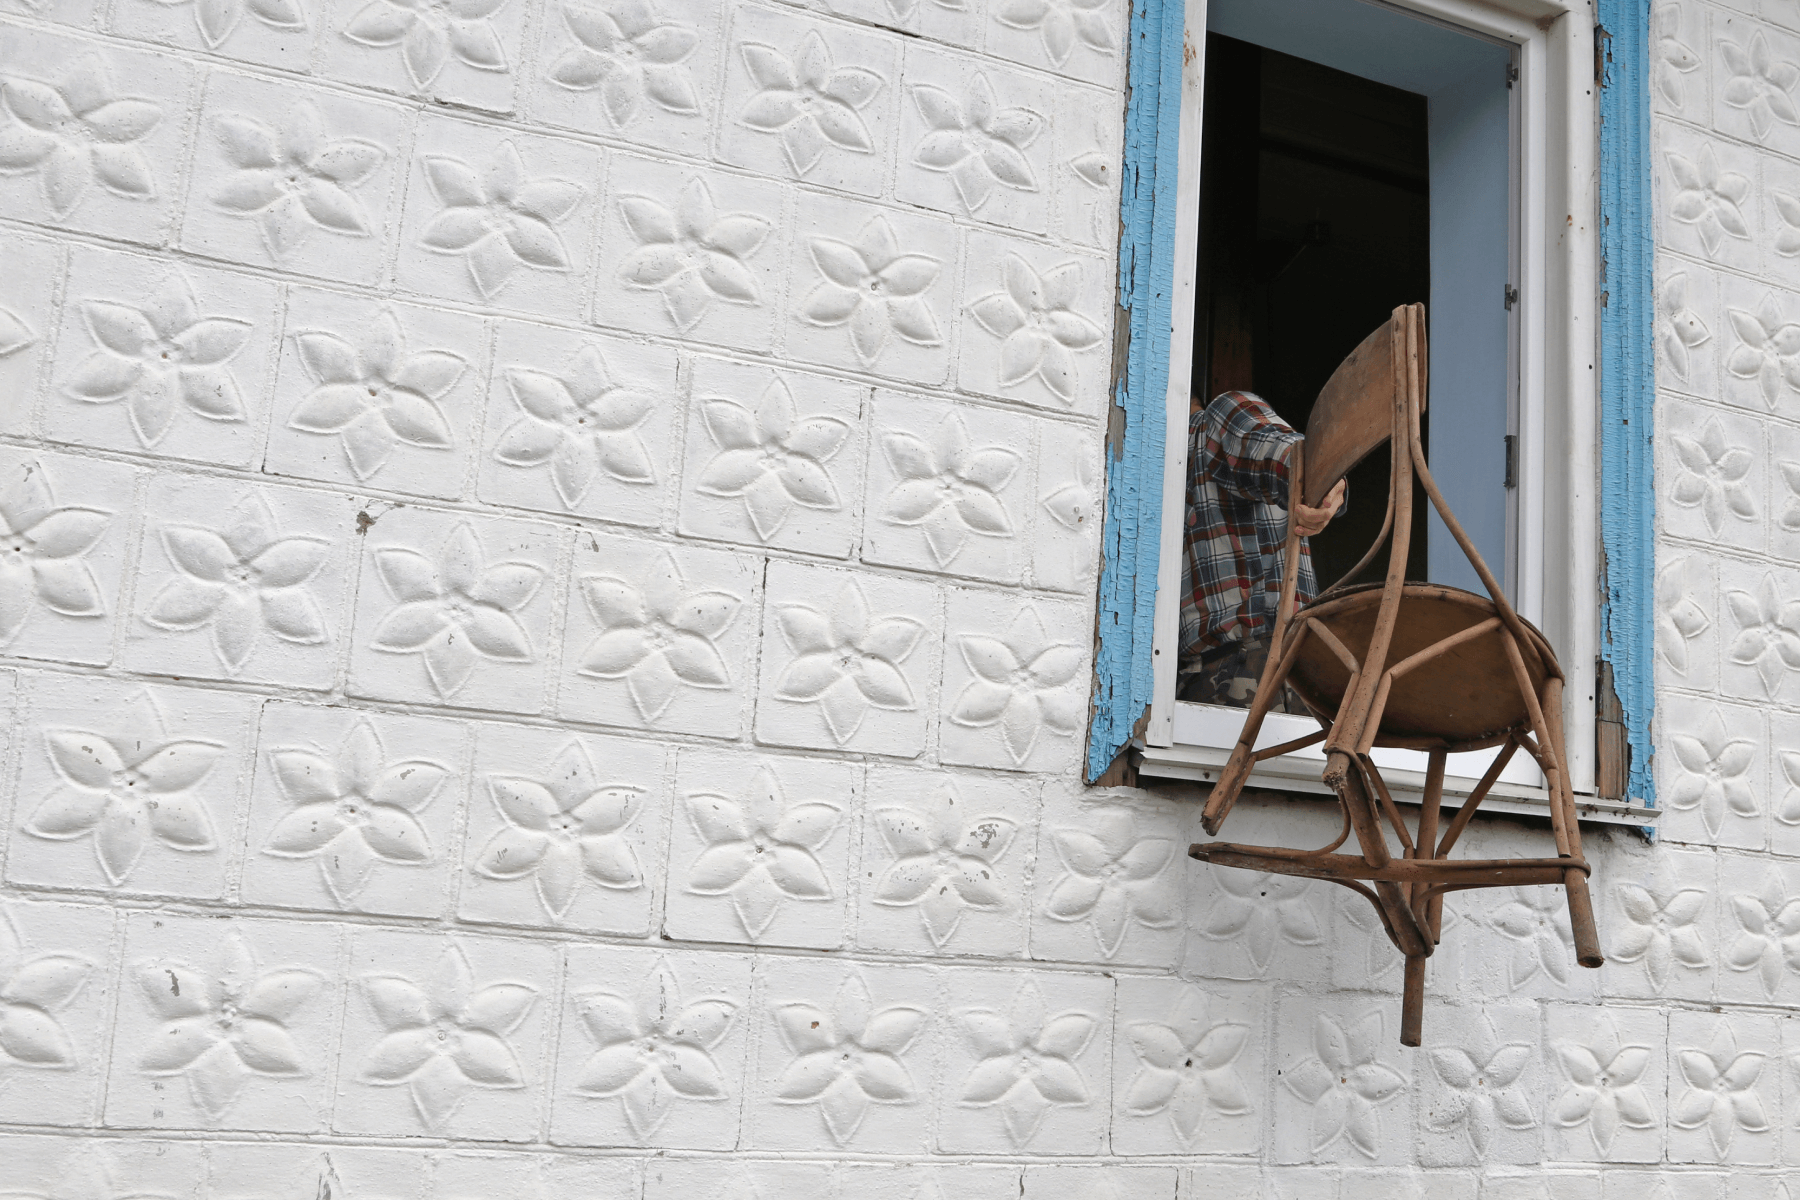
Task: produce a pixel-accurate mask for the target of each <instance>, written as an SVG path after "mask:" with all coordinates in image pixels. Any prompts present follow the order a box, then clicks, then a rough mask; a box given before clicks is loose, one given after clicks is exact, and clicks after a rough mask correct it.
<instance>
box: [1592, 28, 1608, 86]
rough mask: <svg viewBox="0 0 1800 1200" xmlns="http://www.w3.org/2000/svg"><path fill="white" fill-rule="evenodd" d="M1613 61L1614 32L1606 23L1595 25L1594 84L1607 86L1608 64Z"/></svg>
mask: <svg viewBox="0 0 1800 1200" xmlns="http://www.w3.org/2000/svg"><path fill="white" fill-rule="evenodd" d="M1611 61H1612V33H1611V31H1609V30H1608V29H1607V28H1606V26H1604V25H1596V26H1594V86H1596V87H1605V86H1606V64H1607V63H1609V62H1611Z"/></svg>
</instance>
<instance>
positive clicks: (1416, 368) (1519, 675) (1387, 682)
mask: <svg viewBox="0 0 1800 1200" xmlns="http://www.w3.org/2000/svg"><path fill="white" fill-rule="evenodd" d="M1425 362H1426V357H1425V309H1424V306H1423V305H1419V304H1413V305H1407V306H1404V307H1402V308H1397V309H1395V310H1394V314H1393V316H1392V317H1391V318H1390V319H1389V320H1388V321H1387V322H1386V323H1385V324H1384V325H1382V326H1381V328H1379V329H1377V330H1376V331H1375V332H1374V333H1372V334H1370V335H1369V336H1368V337H1367V338H1366V339H1365V340H1364V341H1363V343H1362V345H1360V346H1358V347H1357V348H1356V349H1355V350H1354V351H1353V352H1352V353H1351V355H1350V357H1348V358H1346V359H1345V360H1344V362H1343V364H1342V365H1341V366H1339V367H1338V369H1337V371H1336V372H1335V373H1334V374H1333V375H1332V377H1331V379H1330V380H1329V381H1328V382H1327V383H1326V384H1325V388H1324V390H1323V391H1321V392H1320V393H1319V399H1318V403H1317V404H1316V405H1314V407H1313V412H1312V418H1311V419H1310V420H1309V421H1308V422H1307V427H1306V439H1305V441H1304V442H1302V443H1300V444H1299V445H1296V446H1295V447H1294V450H1293V461H1292V463H1291V466H1290V477H1289V489H1290V492H1289V494H1290V495H1295V494H1298V495H1301V496H1303V497H1304V498H1305V501H1306V503H1307V504H1308V505H1309V506H1314V507H1316V506H1318V505H1319V504H1321V503H1322V502H1323V500H1324V497H1325V494H1326V493H1327V492H1329V491H1330V490H1331V488H1332V486H1333V485H1334V484H1336V483H1337V481H1338V480H1339V479H1341V478H1343V477H1344V475H1345V473H1346V472H1348V471H1349V470H1350V468H1351V467H1353V466H1355V465H1356V464H1357V463H1358V462H1360V461H1362V459H1363V458H1364V457H1366V456H1367V455H1368V454H1370V453H1371V452H1373V451H1374V450H1375V449H1377V448H1378V447H1379V446H1380V445H1381V443H1382V442H1384V441H1385V442H1387V443H1388V445H1389V454H1390V462H1391V464H1392V465H1391V470H1390V473H1389V475H1390V486H1389V489H1388V507H1387V519H1386V520H1385V521H1384V522H1383V524H1382V529H1381V533H1380V535H1378V536H1377V537H1376V539H1375V543H1374V545H1372V546H1371V547H1370V548H1369V550H1368V553H1367V554H1365V555H1364V556H1363V559H1362V561H1361V562H1360V563H1358V564H1357V565H1356V566H1355V567H1353V568H1352V569H1351V570H1350V572H1349V573H1348V574H1347V575H1346V576H1345V577H1344V579H1345V580H1348V579H1353V578H1355V577H1356V576H1357V574H1358V573H1360V572H1361V571H1362V569H1363V568H1364V567H1365V566H1367V565H1368V564H1369V563H1370V562H1371V561H1373V560H1374V557H1375V555H1376V554H1377V553H1378V552H1379V551H1380V549H1381V546H1382V543H1383V542H1384V541H1385V542H1387V543H1388V544H1389V550H1388V565H1387V577H1386V579H1385V581H1384V582H1382V583H1380V584H1365V585H1361V586H1346V585H1345V583H1344V580H1340V581H1339V582H1338V583H1337V584H1336V585H1335V586H1333V587H1332V588H1330V589H1329V590H1327V591H1325V592H1324V593H1323V594H1321V595H1320V596H1319V597H1318V598H1317V599H1315V600H1314V601H1313V602H1312V603H1310V604H1308V605H1306V606H1305V607H1304V608H1300V609H1299V610H1298V611H1295V605H1294V588H1295V581H1296V579H1297V577H1298V574H1299V561H1300V556H1299V542H1300V535H1299V532H1298V530H1297V528H1296V526H1295V524H1294V521H1293V518H1292V517H1291V516H1290V517H1289V521H1288V534H1287V550H1286V558H1285V564H1286V566H1285V570H1284V574H1283V578H1282V581H1281V600H1280V607H1279V609H1278V610H1277V620H1276V622H1275V627H1274V631H1273V633H1272V635H1271V638H1270V646H1269V657H1268V665H1267V666H1266V667H1265V668H1264V670H1263V674H1262V679H1261V681H1260V683H1259V685H1258V687H1257V692H1256V698H1255V700H1254V702H1253V703H1252V704H1251V706H1250V711H1249V715H1248V716H1247V717H1246V719H1245V721H1244V729H1243V733H1242V734H1241V735H1240V736H1239V738H1238V742H1237V746H1236V747H1235V748H1234V749H1233V750H1232V752H1231V758H1230V760H1229V761H1228V762H1227V763H1226V766H1225V770H1224V772H1223V774H1222V775H1221V776H1220V777H1219V782H1218V784H1217V785H1215V786H1214V788H1213V790H1212V794H1211V796H1210V797H1208V799H1207V802H1206V809H1205V812H1204V813H1203V815H1202V817H1201V824H1202V826H1203V827H1204V828H1205V830H1206V832H1207V833H1209V834H1213V835H1214V836H1217V834H1218V832H1219V827H1220V825H1222V824H1223V823H1224V821H1225V818H1226V817H1227V816H1228V815H1230V813H1231V808H1232V805H1233V804H1234V803H1235V802H1236V801H1237V798H1238V794H1239V792H1240V791H1241V790H1242V789H1243V787H1244V783H1245V781H1246V780H1247V779H1248V778H1249V775H1250V772H1251V770H1252V769H1253V768H1254V767H1255V765H1256V764H1257V763H1258V762H1260V761H1262V760H1263V759H1266V758H1271V757H1274V756H1275V755H1278V754H1286V753H1289V752H1291V751H1294V750H1299V749H1302V748H1304V747H1306V746H1311V745H1315V744H1317V743H1319V742H1321V741H1323V742H1324V743H1325V755H1326V761H1325V772H1324V777H1323V778H1324V782H1325V783H1326V784H1327V785H1329V786H1330V787H1331V789H1332V790H1333V791H1334V792H1335V793H1336V794H1337V798H1338V801H1339V803H1340V805H1341V807H1342V809H1343V817H1344V824H1343V828H1342V829H1341V830H1340V831H1339V833H1338V836H1337V840H1335V841H1333V842H1332V843H1331V844H1330V845H1328V846H1324V847H1321V848H1320V849H1317V850H1294V849H1287V848H1284V847H1277V846H1245V845H1233V844H1231V843H1227V842H1211V843H1196V844H1195V845H1194V846H1192V847H1191V848H1190V849H1189V851H1188V853H1189V854H1190V855H1191V856H1192V857H1194V858H1197V859H1200V860H1201V861H1203V862H1210V863H1216V864H1218V865H1220V866H1229V867H1242V868H1245V869H1247V870H1253V871H1271V872H1275V873H1277V874H1282V875H1302V876H1307V877H1310V878H1314V879H1325V880H1329V881H1330V882H1332V883H1336V884H1340V885H1342V886H1344V887H1347V888H1350V889H1351V890H1352V891H1355V892H1357V893H1359V894H1361V895H1362V896H1364V897H1366V898H1367V899H1368V900H1369V901H1370V903H1372V904H1374V906H1375V910H1376V912H1377V913H1379V914H1380V917H1381V922H1382V925H1383V927H1384V928H1385V929H1386V931H1387V935H1388V937H1390V938H1391V939H1393V942H1394V945H1395V946H1397V947H1398V948H1399V950H1400V952H1401V953H1402V954H1404V955H1405V956H1406V986H1405V998H1404V1003H1403V1007H1402V1014H1401V1022H1400V1041H1401V1042H1402V1043H1403V1044H1405V1045H1408V1046H1417V1045H1418V1044H1419V1038H1420V1025H1421V1021H1422V1017H1423V1012H1424V1000H1425V995H1424V993H1425V960H1426V959H1427V958H1428V957H1430V955H1431V952H1432V950H1433V948H1434V947H1435V946H1436V945H1437V942H1438V938H1439V935H1440V932H1441V930H1442V925H1443V902H1444V894H1445V893H1446V892H1454V891H1461V890H1463V889H1466V888H1482V887H1510V886H1515V885H1520V884H1561V885H1562V886H1563V888H1564V890H1565V891H1566V892H1567V894H1568V903H1569V920H1570V924H1571V925H1572V926H1573V928H1574V933H1575V955H1576V959H1577V960H1578V961H1579V962H1580V963H1581V965H1582V966H1584V967H1598V966H1599V965H1600V964H1601V962H1602V961H1603V959H1602V957H1601V954H1600V942H1599V937H1598V934H1597V933H1596V931H1595V928H1594V911H1593V905H1592V903H1591V901H1590V900H1589V898H1588V888H1587V877H1588V874H1589V867H1588V863H1587V860H1586V859H1585V858H1583V857H1582V853H1581V830H1580V829H1579V828H1578V827H1577V825H1576V821H1575V797H1574V793H1573V792H1572V791H1571V790H1570V786H1569V774H1568V768H1567V766H1566V765H1565V756H1564V752H1563V728H1562V697H1563V677H1562V671H1561V669H1560V668H1559V667H1558V666H1557V663H1556V655H1555V653H1554V652H1553V651H1552V650H1551V648H1550V644H1549V642H1547V641H1546V640H1545V639H1544V637H1543V635H1542V634H1540V633H1539V632H1538V631H1537V630H1536V629H1534V628H1532V626H1531V625H1530V624H1528V623H1527V622H1526V621H1524V620H1523V619H1521V618H1520V617H1519V615H1518V614H1517V613H1515V612H1514V611H1513V609H1512V605H1510V604H1508V603H1507V600H1506V596H1505V594H1504V593H1503V592H1502V591H1501V589H1500V585H1499V583H1498V582H1496V581H1495V579H1494V576H1493V574H1492V572H1490V571H1489V570H1488V568H1487V564H1486V563H1484V562H1482V560H1481V555H1480V554H1479V553H1477V552H1476V550H1475V547H1474V545H1473V544H1472V543H1471V542H1470V541H1469V538H1468V535H1467V534H1465V533H1464V532H1463V529H1462V526H1461V525H1459V524H1458V523H1457V520H1456V517H1455V516H1454V515H1452V514H1451V512H1450V507H1449V505H1447V504H1446V503H1445V502H1444V497H1443V493H1441V492H1440V491H1439V490H1438V487H1437V484H1436V483H1435V482H1433V480H1432V478H1431V471H1430V470H1429V469H1428V468H1427V467H1426V465H1425V453H1424V448H1423V446H1422V445H1421V443H1420V438H1419V415H1420V412H1421V411H1422V410H1423V409H1424V407H1425ZM1415 476H1416V477H1417V479H1418V480H1419V482H1420V484H1422V485H1423V487H1424V491H1425V494H1426V496H1428V497H1429V498H1430V500H1431V504H1432V507H1433V508H1435V509H1436V510H1437V512H1438V515H1439V516H1440V517H1442V518H1443V520H1444V524H1445V525H1447V526H1449V528H1450V533H1451V535H1452V536H1454V537H1455V538H1456V544H1457V545H1458V546H1460V547H1461V548H1462V552H1463V553H1464V554H1465V555H1467V556H1468V559H1469V562H1470V563H1471V564H1472V565H1473V566H1474V568H1475V572H1476V574H1477V575H1479V576H1480V577H1481V582H1482V585H1483V586H1484V587H1486V588H1487V591H1488V594H1487V596H1480V595H1477V594H1475V593H1473V592H1467V591H1463V590H1462V589H1460V588H1453V587H1445V586H1443V585H1441V584H1434V583H1408V582H1406V558H1407V549H1408V543H1409V541H1410V538H1411V532H1412V501H1413V479H1414V478H1415ZM1284 684H1287V685H1290V686H1292V688H1293V689H1294V691H1295V692H1296V693H1298V694H1299V696H1300V698H1301V700H1302V701H1304V702H1305V704H1306V706H1307V708H1308V709H1310V710H1311V712H1312V714H1313V716H1315V717H1316V718H1317V719H1318V721H1319V723H1320V725H1321V726H1322V727H1323V728H1322V729H1321V730H1320V731H1319V732H1318V733H1315V734H1311V735H1309V736H1307V737H1303V738H1298V739H1295V740H1293V741H1289V742H1285V743H1283V744H1281V745H1278V746H1270V747H1268V748H1267V749H1263V750H1257V749H1255V745H1256V738H1257V734H1258V732H1259V731H1260V730H1261V728H1262V724H1263V718H1264V716H1265V715H1266V714H1267V713H1268V711H1269V707H1270V705H1271V703H1272V702H1273V701H1274V700H1275V698H1276V697H1278V696H1280V695H1281V689H1282V686H1283V685H1284ZM1386 746H1395V747H1404V748H1406V749H1411V750H1423V751H1425V752H1426V754H1427V756H1428V757H1427V769H1426V776H1425V792H1424V796H1423V802H1422V804H1421V805H1420V808H1419V815H1418V821H1417V824H1416V826H1415V828H1414V829H1413V830H1410V831H1409V830H1408V829H1407V826H1406V822H1405V821H1404V820H1402V818H1401V815H1400V810H1399V808H1398V807H1397V806H1396V805H1395V803H1394V799H1393V796H1392V795H1391V794H1390V793H1389V791H1388V787H1387V784H1386V783H1385V782H1384V781H1383V779H1382V777H1381V772H1380V770H1378V769H1377V767H1376V765H1375V763H1374V760H1373V759H1372V758H1371V757H1370V751H1371V750H1372V749H1373V748H1375V747H1386ZM1484 749H1497V753H1496V754H1495V756H1494V760H1493V764H1492V765H1491V766H1489V767H1488V769H1487V773H1486V774H1485V775H1483V776H1482V778H1481V780H1480V782H1479V783H1478V784H1477V785H1476V787H1475V790H1474V791H1473V792H1471V793H1470V794H1469V797H1468V799H1466V800H1465V801H1463V803H1462V806H1461V807H1460V808H1458V809H1457V810H1456V812H1455V814H1454V815H1453V816H1452V817H1451V819H1450V821H1449V824H1448V825H1446V826H1443V827H1442V828H1440V824H1441V816H1442V812H1441V807H1442V801H1443V790H1444V763H1445V756H1446V755H1449V754H1458V753H1462V752H1464V751H1471V750H1484ZM1521 749H1522V750H1524V751H1525V752H1526V753H1527V754H1529V755H1531V756H1532V758H1534V759H1536V760H1537V763H1538V766H1540V767H1541V768H1543V772H1544V777H1545V779H1546V781H1547V785H1548V792H1549V800H1550V805H1549V815H1550V824H1551V827H1552V829H1553V830H1554V832H1555V837H1556V857H1554V858H1525V859H1458V860H1452V859H1450V858H1449V854H1450V851H1451V850H1452V849H1453V848H1454V847H1455V845H1456V841H1457V838H1458V837H1459V836H1461V834H1462V832H1463V830H1464V829H1465V828H1466V827H1467V826H1468V823H1469V819H1470V818H1471V817H1473V816H1474V815H1475V810H1476V809H1477V808H1479V807H1480V805H1481V802H1482V800H1483V798H1484V797H1486V795H1487V794H1488V791H1489V789H1491V788H1492V787H1493V785H1494V781H1495V780H1496V779H1498V778H1499V776H1500V772H1501V771H1502V770H1504V769H1505V767H1506V764H1507V762H1508V761H1509V760H1510V759H1511V758H1512V756H1513V754H1514V753H1515V752H1516V751H1518V750H1521ZM1384 823H1385V825H1386V828H1385V829H1384V828H1383V825H1384ZM1390 830H1391V831H1392V833H1393V835H1394V837H1395V838H1396V839H1397V841H1398V843H1399V850H1398V852H1396V851H1395V850H1394V848H1393V847H1392V846H1390V844H1389V842H1388V831H1390ZM1351 833H1355V835H1356V842H1357V846H1358V847H1359V848H1360V849H1361V851H1362V853H1361V854H1360V855H1353V854H1340V853H1337V852H1336V851H1337V850H1338V848H1339V847H1340V846H1342V845H1343V844H1344V843H1345V841H1347V840H1348V839H1349V837H1350V835H1351Z"/></svg>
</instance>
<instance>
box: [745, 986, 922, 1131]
mask: <svg viewBox="0 0 1800 1200" xmlns="http://www.w3.org/2000/svg"><path fill="white" fill-rule="evenodd" d="M774 1016H775V1027H776V1028H777V1029H778V1030H780V1031H781V1040H782V1041H783V1042H785V1043H786V1044H787V1048H788V1050H789V1052H790V1053H792V1054H793V1056H794V1059H793V1061H792V1062H790V1063H788V1065H787V1066H786V1067H784V1068H783V1069H782V1072H781V1075H780V1077H779V1078H777V1079H776V1081H775V1099H776V1101H777V1102H778V1103H781V1104H817V1105H818V1106H819V1113H820V1115H821V1116H822V1117H823V1118H824V1119H825V1128H826V1131H827V1132H829V1133H830V1134H831V1140H832V1141H834V1142H836V1143H837V1144H838V1145H840V1146H843V1145H847V1144H848V1143H849V1142H850V1139H852V1138H854V1137H855V1136H856V1131H857V1129H859V1128H860V1127H861V1126H862V1123H863V1118H864V1117H866V1116H867V1115H868V1113H869V1106H870V1105H872V1104H910V1103H912V1102H914V1101H915V1100H916V1099H917V1098H918V1097H917V1095H916V1093H915V1091H914V1087H913V1080H912V1074H911V1072H909V1071H908V1070H907V1069H906V1064H905V1063H904V1062H903V1061H901V1056H902V1055H904V1054H905V1053H906V1052H907V1050H908V1049H910V1048H911V1047H912V1044H913V1042H914V1041H916V1040H917V1039H918V1036H919V1033H920V1031H921V1030H922V1029H924V1027H925V1020H926V1013H925V1012H924V1011H923V1010H922V1009H917V1008H913V1007H911V1006H910V1005H905V1004H895V1005H890V1006H889V1007H887V1008H884V1009H881V1010H879V1011H877V1010H876V1008H875V1005H874V1003H873V1001H871V1000H870V998H869V988H868V985H867V984H865V983H864V982H863V978H862V975H861V974H859V973H858V972H857V971H855V970H854V969H853V970H852V971H851V972H850V974H848V975H846V976H845V977H844V981H843V983H841V984H839V985H838V990H837V993H836V994H835V995H834V996H833V997H832V999H831V1008H830V1010H829V1011H827V1010H826V1009H822V1008H820V1007H819V1006H818V1005H816V1004H809V1003H806V1002H804V1001H801V1002H798V1003H794V1004H783V1005H781V1006H780V1007H779V1008H777V1009H776V1010H775V1013H774Z"/></svg>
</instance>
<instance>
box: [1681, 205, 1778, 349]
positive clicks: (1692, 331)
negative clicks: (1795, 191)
mask: <svg viewBox="0 0 1800 1200" xmlns="http://www.w3.org/2000/svg"><path fill="white" fill-rule="evenodd" d="M1795 213H1796V216H1797V217H1800V205H1796V207H1795ZM1795 248H1796V250H1800V239H1797V240H1796V245H1795ZM1657 308H1658V309H1660V310H1661V314H1662V323H1661V341H1662V348H1663V354H1664V355H1665V356H1666V357H1667V358H1668V360H1669V366H1670V367H1671V368H1673V370H1674V371H1675V374H1676V376H1677V377H1678V378H1681V379H1686V378H1687V377H1688V352H1689V351H1690V350H1693V349H1694V348H1695V347H1697V346H1701V345H1704V344H1705V343H1707V342H1708V341H1710V340H1712V330H1710V329H1708V328H1707V327H1706V322H1704V321H1702V320H1701V319H1700V317H1699V314H1697V313H1695V312H1694V310H1693V309H1691V308H1689V307H1688V304H1687V273H1686V272H1677V273H1676V274H1674V275H1671V276H1669V278H1668V279H1667V280H1665V281H1664V283H1663V286H1662V295H1661V296H1659V297H1658V298H1657ZM1760 373H1761V368H1760V364H1759V367H1758V374H1759V375H1760Z"/></svg>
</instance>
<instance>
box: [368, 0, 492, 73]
mask: <svg viewBox="0 0 1800 1200" xmlns="http://www.w3.org/2000/svg"><path fill="white" fill-rule="evenodd" d="M505 3H506V0H371V2H370V3H368V4H366V5H364V6H363V7H362V9H361V10H360V11H358V12H357V14H356V15H355V16H354V17H351V18H350V23H349V24H348V25H346V26H344V36H345V37H347V38H349V39H350V40H351V41H353V42H355V43H357V44H358V45H361V46H367V47H369V48H370V49H372V50H379V49H386V48H387V47H389V46H398V47H400V57H401V59H402V60H404V61H405V63H406V73H407V74H408V75H409V76H411V77H412V81H413V86H414V87H419V88H427V87H430V86H431V83H432V81H433V80H434V79H436V78H437V77H438V75H439V73H440V72H442V71H443V69H444V66H445V64H446V63H448V62H449V61H450V59H451V58H452V57H454V58H455V59H456V61H457V62H459V63H462V64H463V65H464V66H466V67H473V68H475V69H476V70H477V71H505V70H506V69H507V66H506V48H505V47H504V46H502V45H501V44H500V35H499V34H498V33H496V32H495V31H494V26H493V23H492V22H491V21H489V20H488V18H489V17H491V16H493V15H494V13H495V12H497V11H499V9H500V6H501V5H503V4H505Z"/></svg>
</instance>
